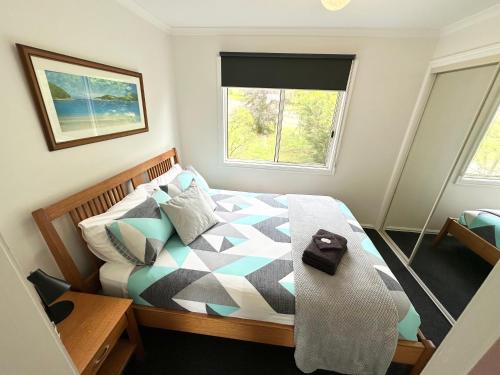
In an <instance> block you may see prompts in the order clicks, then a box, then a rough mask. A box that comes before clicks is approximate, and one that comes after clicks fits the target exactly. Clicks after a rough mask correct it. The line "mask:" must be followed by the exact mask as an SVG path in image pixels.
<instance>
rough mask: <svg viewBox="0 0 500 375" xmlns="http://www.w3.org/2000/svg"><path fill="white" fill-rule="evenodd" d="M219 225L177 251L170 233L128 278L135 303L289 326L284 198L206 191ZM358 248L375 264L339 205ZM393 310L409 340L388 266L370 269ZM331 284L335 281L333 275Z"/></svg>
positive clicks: (409, 323) (408, 313)
mask: <svg viewBox="0 0 500 375" xmlns="http://www.w3.org/2000/svg"><path fill="white" fill-rule="evenodd" d="M210 193H211V194H210V195H211V197H212V199H213V200H214V201H215V202H216V204H217V208H216V209H215V214H216V215H217V217H218V218H219V221H220V223H219V224H217V225H216V226H214V227H213V228H211V229H209V230H208V231H207V232H205V233H204V234H202V235H201V236H199V237H198V238H197V239H196V240H195V241H194V242H192V243H191V244H189V246H184V245H183V244H182V242H181V241H180V239H179V237H178V236H177V235H176V234H175V235H173V236H172V237H171V238H170V239H169V240H168V242H167V243H166V245H165V247H164V249H163V250H162V251H161V253H160V254H159V255H158V258H157V260H156V262H155V263H154V264H153V265H152V266H139V267H136V268H135V269H134V271H133V272H132V273H131V275H130V277H129V279H128V286H127V287H128V295H129V297H130V298H132V299H133V300H134V302H135V303H137V304H141V305H147V306H156V307H163V308H167V309H173V310H184V311H192V312H198V313H205V314H212V315H222V316H232V317H238V318H244V319H253V320H260V321H268V322H274V323H282V324H290V325H291V324H293V321H294V312H295V296H294V293H295V290H294V279H293V264H292V257H291V249H292V246H291V242H290V225H289V218H288V202H287V197H286V195H277V194H257V193H246V192H237V191H226V190H211V192H210ZM341 208H342V211H343V213H344V215H345V217H346V220H347V221H348V222H349V224H350V226H351V228H352V229H353V230H354V231H355V233H357V235H359V236H360V240H361V243H362V246H363V248H364V249H365V250H366V251H368V252H370V253H371V254H373V255H375V256H377V257H379V258H380V259H382V257H381V255H380V254H379V253H378V251H377V249H376V248H375V246H374V245H373V243H372V242H371V240H370V239H369V238H368V236H367V235H366V233H365V232H364V231H363V229H362V228H361V226H360V224H359V223H358V222H357V220H356V219H355V218H354V216H353V215H352V213H351V212H350V210H349V209H348V208H347V206H346V205H345V204H343V203H341ZM377 271H378V273H379V275H380V277H381V278H382V280H383V281H384V283H385V285H386V286H387V287H388V289H389V291H390V294H391V296H392V297H393V301H394V303H395V305H396V308H397V309H398V313H399V317H400V319H399V320H400V321H399V324H398V331H399V336H400V337H401V338H403V339H406V340H416V333H417V330H418V327H419V326H420V317H419V315H418V313H417V312H416V311H415V309H414V308H413V306H412V305H411V303H410V301H409V300H408V297H407V296H406V294H405V293H404V291H403V289H402V288H401V286H400V284H399V283H398V281H397V280H396V278H395V277H394V275H393V274H392V273H391V271H390V270H389V268H388V267H380V266H377ZM333 277H335V276H333Z"/></svg>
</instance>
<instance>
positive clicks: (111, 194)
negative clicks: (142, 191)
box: [33, 148, 179, 292]
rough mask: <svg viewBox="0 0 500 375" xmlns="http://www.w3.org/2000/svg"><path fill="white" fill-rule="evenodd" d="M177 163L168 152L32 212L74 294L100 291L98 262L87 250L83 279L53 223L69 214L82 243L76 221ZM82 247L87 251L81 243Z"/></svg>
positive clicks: (172, 150)
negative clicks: (88, 259) (88, 267)
mask: <svg viewBox="0 0 500 375" xmlns="http://www.w3.org/2000/svg"><path fill="white" fill-rule="evenodd" d="M177 163H179V157H178V154H177V151H176V149H175V148H172V149H171V150H168V151H167V152H165V153H163V154H160V155H158V156H156V157H154V158H152V159H149V160H147V161H145V162H143V163H141V164H139V165H136V166H135V167H132V168H130V169H127V170H126V171H123V172H121V173H119V174H117V175H116V176H113V177H111V178H108V179H107V180H104V181H102V182H99V183H98V184H96V185H94V186H91V187H89V188H87V189H85V190H82V191H80V192H78V193H76V194H73V195H71V196H69V197H67V198H65V199H63V200H61V201H59V202H56V203H54V204H52V205H50V206H48V207H45V208H40V209H38V210H36V211H34V212H33V218H34V219H35V222H36V224H37V225H38V228H39V229H40V232H41V233H42V236H43V238H44V239H45V242H47V245H48V247H49V249H50V251H51V253H52V255H53V256H54V259H55V261H56V263H57V265H58V266H59V269H60V270H61V272H62V274H63V275H64V278H65V279H66V281H68V282H69V283H70V284H71V285H72V287H73V289H74V290H79V291H84V292H95V291H97V290H98V289H99V288H100V282H99V267H100V266H101V264H102V261H101V260H100V259H99V258H97V257H96V256H95V255H94V254H92V253H91V252H90V250H89V251H88V253H89V254H90V256H91V258H92V260H93V262H92V271H91V274H90V275H89V276H85V275H83V274H82V273H81V272H80V270H79V269H78V267H77V266H76V264H75V262H74V260H73V258H72V256H71V254H70V253H69V251H68V249H67V248H66V246H65V245H64V243H63V241H62V239H61V237H60V236H59V233H58V232H57V231H56V228H55V226H54V224H53V221H54V220H56V219H58V218H60V217H62V216H64V215H68V214H69V215H70V216H71V220H72V221H73V224H74V225H75V227H76V228H77V230H78V233H80V239H81V241H83V242H84V240H83V237H82V236H81V232H80V229H79V228H78V223H79V222H80V221H82V220H84V219H86V218H88V217H91V216H95V215H98V214H101V213H103V212H106V211H107V210H108V209H109V208H110V207H111V206H113V205H114V204H116V203H118V202H119V201H121V200H122V199H123V198H124V197H125V196H126V195H127V192H128V185H130V184H131V185H132V187H133V188H134V189H135V188H136V187H137V186H138V185H140V184H142V183H144V182H146V176H147V178H148V179H149V180H152V179H154V178H156V177H158V176H160V175H162V174H163V173H165V172H167V171H168V170H169V169H170V168H172V166H173V165H174V164H177ZM84 247H85V248H86V249H87V245H86V244H85V242H84Z"/></svg>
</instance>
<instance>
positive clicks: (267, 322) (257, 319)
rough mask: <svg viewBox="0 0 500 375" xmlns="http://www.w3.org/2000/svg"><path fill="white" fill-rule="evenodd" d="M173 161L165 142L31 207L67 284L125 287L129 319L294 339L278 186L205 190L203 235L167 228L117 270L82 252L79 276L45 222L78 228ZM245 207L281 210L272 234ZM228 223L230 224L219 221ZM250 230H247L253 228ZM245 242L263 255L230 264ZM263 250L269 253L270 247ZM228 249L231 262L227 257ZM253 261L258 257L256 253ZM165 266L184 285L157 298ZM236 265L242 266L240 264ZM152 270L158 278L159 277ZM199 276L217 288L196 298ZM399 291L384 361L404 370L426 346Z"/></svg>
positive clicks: (235, 335)
mask: <svg viewBox="0 0 500 375" xmlns="http://www.w3.org/2000/svg"><path fill="white" fill-rule="evenodd" d="M178 162H179V159H178V155H177V152H176V150H175V149H171V150H169V151H167V152H165V153H163V154H161V155H159V156H157V157H155V158H153V159H150V160H148V161H146V162H144V163H141V164H139V165H137V166H135V167H133V168H130V169H128V170H126V171H124V172H122V173H120V174H118V175H116V176H114V177H111V178H109V179H107V180H105V181H102V182H101V183H99V184H97V185H95V186H92V187H90V188H88V189H85V190H83V191H81V192H79V193H76V194H74V195H72V196H70V197H68V198H66V199H63V200H61V201H59V202H57V203H54V204H52V205H50V206H48V207H46V208H42V209H39V210H36V211H35V212H33V217H34V219H35V221H36V223H37V225H38V227H39V229H40V231H41V233H42V235H43V237H44V239H45V241H46V242H47V244H48V247H49V249H50V250H51V252H52V254H53V256H54V258H55V260H56V262H57V264H58V266H59V268H60V269H61V271H62V273H63V275H64V277H65V278H66V280H67V281H68V282H70V283H71V284H72V286H73V288H74V289H76V290H80V291H86V292H94V293H97V292H99V291H100V290H101V289H104V290H105V291H107V292H108V293H112V294H116V293H118V294H120V293H121V294H126V295H128V296H130V297H131V298H133V299H134V302H135V304H134V310H135V313H136V316H137V320H138V323H139V324H141V325H144V326H149V327H157V328H165V329H172V330H178V331H184V332H192V333H199V334H206V335H213V336H220V337H226V338H232V339H239V340H245V341H254V342H259V343H266V344H273V345H281V346H288V347H293V346H294V345H295V343H294V326H293V324H294V304H293V301H294V280H293V267H291V261H290V259H289V253H290V235H289V227H288V223H287V215H286V211H287V210H286V207H287V198H286V196H284V195H266V194H255V193H245V192H231V191H221V190H213V191H211V195H212V198H213V199H214V201H215V202H216V204H217V209H216V214H217V215H218V216H219V217H221V219H222V220H221V221H222V223H221V224H219V225H217V226H216V227H214V228H212V229H211V230H210V231H209V232H207V233H206V234H205V235H204V236H201V237H203V238H201V239H200V238H199V239H197V240H195V242H194V243H192V244H190V246H189V247H190V248H189V249H185V247H183V246H180V245H179V240H178V238H176V236H174V237H172V238H171V239H170V240H169V242H168V243H167V245H166V246H165V248H164V250H163V251H162V252H161V254H160V256H159V258H158V259H157V261H156V262H155V264H154V265H153V266H146V267H135V266H134V267H129V269H127V270H125V272H124V270H123V269H119V270H117V269H113V268H112V267H111V268H110V267H108V266H107V265H104V266H103V265H102V262H101V261H100V260H99V259H98V258H96V257H94V256H93V255H92V254H91V253H90V252H89V254H88V255H89V256H90V257H91V258H92V259H93V261H94V263H93V269H92V271H91V273H90V274H89V275H83V274H82V273H81V272H80V271H79V269H78V267H77V266H76V264H75V262H74V260H73V258H72V256H71V255H70V253H69V252H68V249H67V248H66V246H65V244H64V243H63V241H62V239H61V237H60V236H59V234H58V232H57V231H56V228H55V226H54V224H53V221H54V220H56V219H57V218H60V217H62V216H65V215H69V216H70V217H71V219H72V221H73V223H74V225H75V226H76V227H77V228H78V223H79V222H80V221H82V220H84V219H86V218H89V217H91V216H93V215H97V214H101V213H103V212H105V211H106V210H107V209H109V208H110V207H111V206H113V205H114V204H116V203H117V202H119V201H120V200H122V199H123V198H124V197H125V196H126V195H127V185H128V184H130V185H131V186H132V188H135V187H137V186H139V185H140V184H142V183H144V182H146V181H147V180H152V179H154V178H156V177H158V176H160V175H162V174H164V173H166V172H167V171H168V170H169V169H170V168H171V167H172V166H173V165H174V164H175V163H178ZM249 207H250V209H252V207H253V208H254V209H255V210H257V211H258V210H267V212H268V213H269V211H270V210H271V211H272V210H275V209H278V210H281V211H279V212H280V213H279V214H278V215H277V216H276V218H275V219H274V220H272V221H273V225H272V226H271V227H272V230H271V231H272V233H271V232H270V229H269V226H266V225H262V226H260V227H259V222H258V220H259V219H258V216H259V215H258V213H253V214H252V215H250V216H252V217H248V215H243V216H242V214H241V213H239V214H238V210H241V209H242V208H244V209H247V210H248V208H249ZM341 207H342V211H343V213H344V214H345V220H346V221H347V222H348V223H349V225H351V226H352V227H353V230H354V231H355V232H356V233H357V234H358V235H359V236H360V241H361V243H362V244H363V249H364V250H365V251H367V252H369V253H371V254H373V255H375V256H378V257H380V254H378V251H377V250H376V248H375V246H374V245H373V243H371V241H370V240H369V239H368V237H367V236H366V234H365V233H364V231H363V230H362V228H361V227H360V225H359V223H358V222H357V221H356V219H355V218H354V216H353V215H352V213H351V212H350V211H349V209H348V208H347V206H345V205H343V204H341ZM261 216H262V215H261ZM267 216H269V215H267ZM256 220H257V221H256ZM228 223H229V224H230V225H227V224H228ZM224 226H226V227H225V228H224ZM250 227H251V228H253V229H250ZM354 228H355V229H354ZM255 229H257V230H255ZM250 231H253V234H252V233H250ZM256 234H257V235H256ZM252 241H253V242H255V241H257V242H258V243H259V244H260V246H259V247H260V248H262V249H267V252H266V256H265V257H262V256H259V258H267V260H264V263H265V264H262V263H258V262H257V263H255V262H253V263H252V262H251V264H250V265H249V264H245V265H242V267H236V268H235V267H234V263H235V262H234V259H236V258H237V257H238V256H241V255H242V254H243V253H244V252H245V248H248V247H245V246H246V245H245V243H249V242H252ZM259 241H260V242H259ZM266 241H267V242H266ZM254 248H255V246H254ZM269 249H271V250H269ZM214 250H216V251H214ZM263 251H264V250H263ZM269 251H271V252H272V251H274V253H273V254H272V255H269V254H270V253H269ZM242 252H243V253H242ZM193 254H195V255H196V257H194V256H193ZM216 254H217V255H221V254H222V255H224V257H223V258H226V259H221V258H218V257H216V256H214V255H216ZM260 255H263V254H260ZM231 257H232V258H233V259H232V261H231V262H227V260H228V259H229V258H231ZM380 258H381V257H380ZM200 259H203V262H201V263H203V264H201V263H200V262H199V260H200ZM278 260H279V262H278ZM259 261H261V262H262V259H260V260H259ZM225 262H226V263H227V264H225ZM266 262H267V263H266ZM231 264H232V266H231ZM207 265H209V266H207ZM162 267H163V268H162ZM231 267H232V268H231ZM248 267H250V269H248ZM161 268H162V269H161ZM196 268H198V270H197V269H196ZM160 269H161V270H160ZM165 269H175V270H176V272H171V274H172V275H173V274H175V273H179V274H183V275H182V276H183V277H180V278H178V279H179V280H181V282H183V283H184V284H183V285H181V286H178V285H177V286H174V287H171V289H172V290H170V292H169V293H167V292H164V293H163V296H161V297H159V296H160V295H161V293H155V290H156V291H158V290H165V285H163V286H162V285H161V283H160V284H158V281H159V280H161V279H163V278H164V276H167V279H168V276H169V275H165V274H162V273H161V272H160V271H162V272H165ZM243 269H245V270H244V271H242V270H243ZM270 269H273V270H274V271H273V272H274V273H275V274H277V275H279V276H274V277H275V280H274V281H275V283H274V284H273V287H272V288H271V289H269V288H268V289H267V290H266V288H265V286H264V285H262V282H261V281H259V280H260V279H261V278H262V276H263V275H262V274H259V272H260V271H262V273H263V274H269V270H270ZM193 271H195V272H193ZM159 272H160V273H159ZM193 274H195V275H193ZM158 275H160V276H162V277H160V278H158ZM200 276H201V277H200ZM384 277H387V278H389V279H390V283H391V284H392V285H393V291H394V296H396V295H397V296H398V297H395V300H394V301H395V303H396V300H397V299H398V298H399V299H401V295H404V292H403V293H401V292H402V288H401V287H400V286H399V283H398V282H397V280H396V279H395V277H394V275H392V274H391V273H390V270H389V269H388V267H385V276H384ZM202 278H203V279H206V280H208V283H206V284H203V285H201V288H200V285H198V288H197V285H196V284H197V283H196V282H195V283H193V282H189V280H191V281H192V280H194V281H198V280H199V279H202ZM169 280H170V281H172V280H175V279H174V278H170V279H169ZM245 283H250V284H252V286H253V288H248V287H247V286H248V285H245ZM101 284H102V285H101ZM157 284H158V285H157ZM266 284H272V283H266ZM193 285H194V286H193ZM207 285H208V286H211V287H213V288H215V289H217V292H216V293H215V294H214V296H213V297H212V296H211V295H210V293H208V296H206V297H205V299H204V300H203V299H201V300H200V298H197V296H198V297H199V294H200V291H204V292H205V293H206V294H207V291H208V290H209V289H207V288H209V287H208V286H207ZM398 286H399V287H398ZM249 289H252V290H254V291H255V290H257V291H258V292H259V293H258V295H256V294H255V293H253V294H252V293H249ZM405 298H406V301H407V302H406V303H408V304H409V305H408V306H407V307H406V309H407V311H408V313H407V316H405V319H402V320H401V321H400V322H399V323H398V332H399V336H400V339H399V341H398V344H397V348H396V352H395V354H394V357H393V361H394V362H397V363H403V364H409V365H412V366H413V368H412V373H414V374H415V373H419V372H420V371H421V370H422V368H423V367H424V366H425V364H426V363H427V361H428V360H429V358H430V356H431V355H432V353H433V351H434V345H433V344H432V342H431V341H430V340H427V339H426V338H425V336H424V335H423V334H422V333H421V331H420V330H419V323H420V321H419V317H418V314H417V313H416V311H415V309H414V308H413V306H411V304H410V303H409V300H408V299H407V297H405ZM405 298H403V300H405ZM248 301H253V302H257V303H256V304H255V303H254V304H253V305H252V304H249V303H247V302H248Z"/></svg>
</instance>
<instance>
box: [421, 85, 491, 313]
mask: <svg viewBox="0 0 500 375" xmlns="http://www.w3.org/2000/svg"><path fill="white" fill-rule="evenodd" d="M499 247H500V78H497V80H496V82H495V84H494V85H493V86H492V89H491V91H490V92H489V95H488V97H487V98H486V100H485V102H484V105H483V106H482V108H481V111H480V113H479V115H478V117H477V121H476V122H475V124H474V126H473V128H472V129H471V132H470V136H469V137H468V138H467V141H466V143H465V144H464V145H463V151H462V152H461V154H460V155H459V156H458V158H457V160H456V163H455V165H454V168H453V169H452V171H451V173H450V174H449V178H448V181H447V183H446V185H445V188H444V190H443V191H442V194H441V195H440V196H439V200H438V201H437V205H436V207H435V210H434V211H433V212H432V215H430V217H429V220H428V225H427V226H426V228H425V235H424V236H423V237H422V239H421V242H420V244H419V246H418V248H417V249H416V251H415V253H414V257H413V261H412V262H411V267H412V269H413V270H414V271H415V272H416V274H417V275H418V276H419V277H420V279H421V280H422V281H423V282H424V283H425V285H426V286H427V288H429V289H430V291H431V292H432V294H433V295H434V296H435V297H436V298H437V299H438V300H439V301H440V303H441V304H442V305H443V306H444V308H445V309H446V311H447V312H449V314H450V315H451V316H452V317H453V319H458V317H459V316H460V314H461V313H462V311H463V310H464V309H465V307H466V306H467V304H468V303H469V301H470V300H471V299H472V297H473V296H474V294H475V293H476V292H477V290H478V289H479V287H480V286H481V284H482V283H483V281H484V280H485V279H486V277H487V276H488V274H489V273H490V272H491V270H492V268H493V266H494V265H495V264H496V262H497V261H498V260H499V259H500V249H499Z"/></svg>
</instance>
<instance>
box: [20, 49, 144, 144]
mask: <svg viewBox="0 0 500 375" xmlns="http://www.w3.org/2000/svg"><path fill="white" fill-rule="evenodd" d="M17 49H18V51H19V54H20V56H21V60H22V62H23V65H24V69H25V72H26V75H27V77H28V81H29V84H30V87H31V91H32V94H33V97H34V100H35V105H36V107H37V111H38V115H39V117H40V121H41V124H42V128H43V132H44V135H45V138H46V140H47V144H48V147H49V149H50V150H51V151H53V150H59V149H62V148H67V147H74V146H79V145H82V144H86V143H92V142H99V141H104V140H107V139H111V138H117V137H124V136H127V135H131V134H136V133H141V132H146V131H148V120H147V115H146V105H145V99H144V86H143V83H142V74H141V73H137V72H133V71H129V70H125V69H121V68H116V67H112V66H108V65H104V64H99V63H95V62H91V61H87V60H82V59H78V58H75V57H70V56H66V55H61V54H58V53H54V52H49V51H45V50H41V49H38V48H33V47H28V46H24V45H21V44H17Z"/></svg>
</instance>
